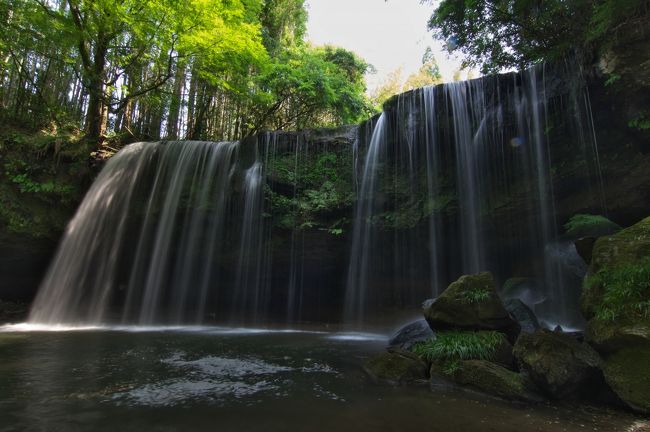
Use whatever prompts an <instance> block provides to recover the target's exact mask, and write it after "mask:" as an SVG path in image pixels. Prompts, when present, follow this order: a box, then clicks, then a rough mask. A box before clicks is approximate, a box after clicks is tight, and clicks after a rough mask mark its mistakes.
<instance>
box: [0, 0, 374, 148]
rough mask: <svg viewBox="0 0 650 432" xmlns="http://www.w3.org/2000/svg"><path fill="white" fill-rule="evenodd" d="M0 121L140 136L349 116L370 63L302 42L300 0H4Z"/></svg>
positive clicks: (201, 135) (212, 132) (358, 106)
mask: <svg viewBox="0 0 650 432" xmlns="http://www.w3.org/2000/svg"><path fill="white" fill-rule="evenodd" d="M0 19H1V20H2V22H3V23H5V31H3V32H2V34H1V35H0V100H1V101H2V105H1V107H0V119H1V120H3V121H5V122H7V121H11V122H17V123H20V124H21V125H22V126H26V127H29V128H40V127H42V126H44V125H50V124H52V123H54V124H56V125H57V126H59V127H61V126H62V125H72V126H74V127H77V128H79V129H84V130H85V132H86V133H87V137H88V138H89V140H90V141H91V142H94V143H98V142H100V141H102V140H103V139H105V137H106V136H110V135H112V134H117V135H120V134H124V135H127V136H136V137H138V138H143V139H158V138H162V137H166V138H170V139H174V138H186V139H213V140H222V139H238V138H240V137H242V136H245V135H247V134H250V133H254V132H256V131H259V130H260V129H263V128H270V129H284V128H288V129H299V128H305V127H316V126H324V125H331V124H338V123H354V122H356V121H358V120H359V119H360V118H361V117H364V116H365V115H366V114H367V112H368V110H369V109H370V108H369V104H368V102H367V101H366V98H365V96H364V91H365V82H364V73H365V71H366V70H367V68H368V67H369V66H368V64H366V63H365V62H364V61H363V60H361V59H360V58H358V57H357V56H356V55H355V54H353V53H352V52H350V51H347V50H345V49H342V48H337V47H313V46H310V45H309V44H308V43H307V42H306V41H305V28H306V20H307V12H306V6H305V1H304V0H234V1H224V0H207V1H203V0H192V1H189V2H174V1H167V0H160V1H147V2H142V1H135V0H126V1H122V2H113V1H107V0H93V1H87V0H65V1H64V0H48V1H33V0H7V1H3V2H2V3H0Z"/></svg>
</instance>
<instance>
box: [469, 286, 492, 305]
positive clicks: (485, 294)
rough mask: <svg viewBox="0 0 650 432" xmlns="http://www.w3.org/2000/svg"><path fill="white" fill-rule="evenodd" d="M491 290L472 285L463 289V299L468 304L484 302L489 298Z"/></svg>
mask: <svg viewBox="0 0 650 432" xmlns="http://www.w3.org/2000/svg"><path fill="white" fill-rule="evenodd" d="M490 295H491V292H490V290H489V289H487V288H481V287H473V288H472V289H469V290H467V291H465V301H467V303H469V304H476V303H481V302H484V301H485V300H487V299H489V298H490Z"/></svg>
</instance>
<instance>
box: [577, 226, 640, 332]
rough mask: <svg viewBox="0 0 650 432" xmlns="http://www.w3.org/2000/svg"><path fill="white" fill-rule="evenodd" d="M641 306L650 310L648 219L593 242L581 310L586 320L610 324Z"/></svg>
mask: <svg viewBox="0 0 650 432" xmlns="http://www.w3.org/2000/svg"><path fill="white" fill-rule="evenodd" d="M628 288H634V289H636V290H637V291H636V292H628ZM644 302H645V303H646V307H647V308H648V309H649V310H650V217H648V218H645V219H643V220H642V221H641V222H639V223H637V224H635V225H633V226H631V227H629V228H626V229H624V230H622V231H620V232H618V233H617V234H615V235H611V236H606V237H601V238H599V239H598V240H597V241H596V243H595V245H594V250H593V254H592V259H591V265H590V266H589V271H588V274H587V277H586V279H585V282H584V284H583V291H582V297H581V308H582V312H583V314H584V315H585V317H586V318H587V319H591V318H594V317H595V316H596V315H599V316H601V317H604V318H610V319H612V320H613V319H618V318H625V315H626V313H625V312H624V311H623V309H625V307H626V305H630V306H633V305H632V303H634V304H637V305H642V304H643V303H644ZM613 308H616V309H620V310H618V311H617V310H614V309H613ZM633 308H634V307H633ZM617 312H622V313H618V314H619V315H620V317H617V316H616V314H617ZM628 312H632V313H633V311H628Z"/></svg>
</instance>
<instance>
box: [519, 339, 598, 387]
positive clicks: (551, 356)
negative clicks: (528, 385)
mask: <svg viewBox="0 0 650 432" xmlns="http://www.w3.org/2000/svg"><path fill="white" fill-rule="evenodd" d="M514 354H515V357H516V359H517V361H518V362H519V364H520V366H521V368H522V369H523V370H524V371H526V372H527V373H528V374H529V375H530V377H531V379H532V380H533V382H534V383H535V384H536V385H537V386H538V387H539V388H541V389H542V390H544V391H545V392H546V393H547V394H548V395H549V396H551V397H553V398H562V397H567V396H571V395H574V394H577V393H580V392H583V391H586V390H588V387H589V386H590V385H591V384H592V383H597V382H598V380H599V378H601V370H600V367H601V365H602V359H601V358H600V356H599V355H598V353H597V352H596V351H594V349H593V348H591V347H590V346H589V345H588V344H586V343H581V342H579V341H578V340H577V339H575V338H574V337H573V336H571V335H568V334H565V333H559V332H551V331H548V330H540V331H537V332H535V333H532V334H528V333H522V334H521V336H519V339H518V340H517V343H516V344H515V349H514Z"/></svg>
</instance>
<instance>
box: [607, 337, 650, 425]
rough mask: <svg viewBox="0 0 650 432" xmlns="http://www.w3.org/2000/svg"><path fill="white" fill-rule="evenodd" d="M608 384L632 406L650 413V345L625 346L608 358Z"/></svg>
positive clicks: (641, 411)
mask: <svg viewBox="0 0 650 432" xmlns="http://www.w3.org/2000/svg"><path fill="white" fill-rule="evenodd" d="M603 372H604V374H605V380H606V382H607V384H609V386H610V387H611V388H612V390H614V392H615V393H616V394H617V395H618V397H619V398H621V400H622V401H623V402H625V403H626V404H627V405H628V406H629V407H630V408H632V409H634V410H635V411H638V412H640V413H643V414H650V345H648V346H641V347H632V348H625V349H622V350H619V351H617V352H616V353H615V354H613V355H611V356H610V357H609V358H607V361H606V362H605V367H604V368H603Z"/></svg>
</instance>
